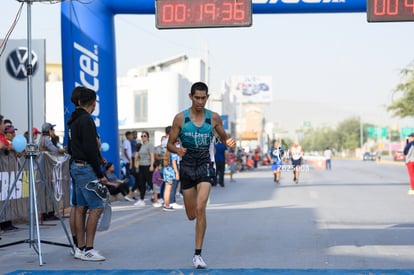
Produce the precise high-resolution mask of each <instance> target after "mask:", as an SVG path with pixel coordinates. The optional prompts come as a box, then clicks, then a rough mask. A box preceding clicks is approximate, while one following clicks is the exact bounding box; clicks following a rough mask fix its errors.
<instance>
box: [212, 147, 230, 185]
mask: <svg viewBox="0 0 414 275" xmlns="http://www.w3.org/2000/svg"><path fill="white" fill-rule="evenodd" d="M214 147H215V155H214V160H215V162H216V177H217V180H216V181H215V183H218V184H219V185H220V186H221V187H224V170H225V167H226V162H227V161H228V152H227V146H226V145H224V144H223V143H222V142H221V141H218V142H217V143H216V144H215V145H214Z"/></svg>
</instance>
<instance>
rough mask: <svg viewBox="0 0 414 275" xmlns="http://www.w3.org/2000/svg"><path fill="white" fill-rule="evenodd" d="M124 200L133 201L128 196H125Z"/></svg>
mask: <svg viewBox="0 0 414 275" xmlns="http://www.w3.org/2000/svg"><path fill="white" fill-rule="evenodd" d="M124 199H125V200H126V201H135V200H134V199H133V198H130V197H129V196H125V197H124Z"/></svg>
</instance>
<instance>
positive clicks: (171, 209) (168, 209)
mask: <svg viewBox="0 0 414 275" xmlns="http://www.w3.org/2000/svg"><path fill="white" fill-rule="evenodd" d="M162 210H164V211H168V212H171V211H175V209H174V208H172V206H171V205H170V206H168V207H167V206H165V205H164V206H163V207H162Z"/></svg>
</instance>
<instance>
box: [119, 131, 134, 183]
mask: <svg viewBox="0 0 414 275" xmlns="http://www.w3.org/2000/svg"><path fill="white" fill-rule="evenodd" d="M131 140H132V132H131V131H126V132H125V140H124V142H123V143H122V155H121V158H122V162H123V163H125V178H127V179H130V174H131V170H132V168H133V167H132V166H133V164H134V163H133V161H132V147H131Z"/></svg>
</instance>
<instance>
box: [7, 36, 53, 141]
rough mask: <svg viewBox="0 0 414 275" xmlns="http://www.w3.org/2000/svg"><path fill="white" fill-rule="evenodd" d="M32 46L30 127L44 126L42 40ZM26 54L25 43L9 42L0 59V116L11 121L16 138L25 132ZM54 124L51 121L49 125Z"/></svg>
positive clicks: (23, 40) (26, 114) (20, 40)
mask: <svg viewBox="0 0 414 275" xmlns="http://www.w3.org/2000/svg"><path fill="white" fill-rule="evenodd" d="M31 43H32V44H31V45H32V47H31V48H32V65H33V73H32V83H31V84H32V99H33V102H32V105H33V106H31V107H32V108H33V117H32V119H33V121H32V123H33V127H37V128H39V129H40V128H41V127H42V124H43V123H44V122H45V79H46V73H45V71H46V70H45V59H46V58H45V48H46V41H45V40H44V39H33V40H32V41H31ZM28 59H29V53H28V48H27V40H26V39H10V40H9V41H8V42H7V46H6V48H5V50H4V52H3V54H2V55H1V57H0V114H2V115H3V116H4V118H7V119H10V120H11V121H12V122H13V125H14V126H15V127H16V128H17V129H18V131H17V133H16V134H17V135H23V134H24V132H25V131H27V130H28V122H29V120H28V119H29V117H28V116H29V114H28V112H29V110H28V82H27V65H28ZM50 122H51V123H52V124H55V123H54V121H50Z"/></svg>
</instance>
